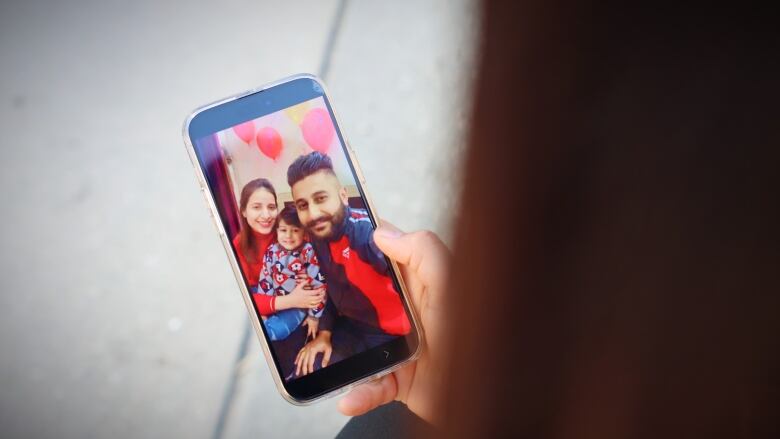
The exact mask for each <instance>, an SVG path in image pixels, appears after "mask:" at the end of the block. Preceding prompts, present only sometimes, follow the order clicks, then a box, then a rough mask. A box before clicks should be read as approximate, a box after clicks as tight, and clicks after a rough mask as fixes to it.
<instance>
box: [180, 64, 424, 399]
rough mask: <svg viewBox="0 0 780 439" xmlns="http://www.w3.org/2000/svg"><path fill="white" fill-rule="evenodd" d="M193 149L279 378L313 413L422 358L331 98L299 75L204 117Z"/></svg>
mask: <svg viewBox="0 0 780 439" xmlns="http://www.w3.org/2000/svg"><path fill="white" fill-rule="evenodd" d="M184 142H185V144H186V147H187V152H188V154H189V157H190V160H191V161H192V164H193V167H194V168H195V174H196V175H197V179H198V183H199V184H200V189H201V192H202V193H203V195H204V197H205V199H206V203H207V205H208V208H209V212H210V213H211V216H212V218H213V219H214V221H215V224H216V227H217V231H218V233H219V236H220V239H221V241H222V243H223V245H224V247H225V250H226V252H227V256H228V261H229V262H230V265H231V267H232V269H233V272H234V274H235V276H236V280H237V281H238V285H239V290H240V292H241V295H242V296H243V299H244V302H245V303H246V306H247V309H248V311H249V315H250V320H251V322H252V325H253V327H254V329H255V331H256V332H257V336H258V337H259V339H260V342H261V344H262V346H263V350H264V352H265V356H266V359H267V360H268V363H269V366H270V368H271V370H272V375H273V377H274V381H275V382H276V385H277V387H278V389H279V391H280V393H281V394H282V396H283V397H284V398H285V399H286V400H288V401H289V402H291V403H293V404H299V405H302V404H309V403H311V402H313V401H316V400H318V399H321V398H326V397H328V396H332V395H335V394H337V393H340V392H343V391H346V390H348V389H349V388H350V387H352V386H354V385H357V384H359V383H362V382H365V381H368V380H371V379H374V378H378V377H380V376H382V375H384V374H387V373H390V372H392V371H393V370H395V369H397V368H399V367H401V366H403V365H404V364H405V363H407V362H409V361H412V360H414V359H415V358H416V357H417V356H418V355H419V352H420V347H421V337H422V333H421V331H420V326H419V325H418V322H417V318H416V315H415V312H414V311H413V309H412V305H411V302H410V301H409V296H408V294H407V292H406V289H405V287H404V283H403V280H402V278H401V277H400V276H399V271H398V267H397V266H396V265H395V263H394V262H393V261H391V260H389V259H388V258H387V257H386V256H385V255H384V254H383V253H382V252H381V251H380V250H379V249H378V247H377V246H376V244H375V242H374V238H373V232H374V229H375V228H376V226H377V224H378V222H379V217H378V216H377V213H376V210H375V209H374V207H373V205H372V204H371V200H370V199H369V197H368V194H367V193H366V188H365V179H364V178H363V174H362V172H361V170H360V167H359V166H358V163H357V160H356V159H355V154H354V152H353V151H352V149H351V148H350V146H349V144H348V143H347V141H346V139H345V137H344V133H343V132H342V130H341V128H340V126H339V124H338V122H337V118H336V114H335V112H334V110H333V106H332V103H331V101H330V99H329V97H328V95H327V93H326V92H325V86H324V84H323V83H322V81H321V80H320V79H318V78H317V77H315V76H313V75H308V74H300V75H295V76H292V77H289V78H286V79H283V80H280V81H277V82H274V83H272V84H268V85H265V86H262V87H259V88H257V89H254V90H250V91H247V92H244V93H240V94H238V95H236V96H232V97H229V98H226V99H223V100H220V101H218V102H215V103H212V104H209V105H206V106H204V107H201V108H199V109H197V110H195V111H194V112H193V113H192V114H190V115H189V117H187V119H186V121H185V123H184Z"/></svg>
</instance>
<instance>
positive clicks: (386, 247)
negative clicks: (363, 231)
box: [374, 222, 450, 289]
mask: <svg viewBox="0 0 780 439" xmlns="http://www.w3.org/2000/svg"><path fill="white" fill-rule="evenodd" d="M374 242H376V245H377V246H378V247H379V249H380V250H382V252H383V253H384V254H386V255H387V257H389V258H390V259H392V260H394V261H396V262H398V263H399V264H402V265H406V266H407V267H408V268H409V269H410V270H411V271H412V272H414V273H416V274H417V276H419V277H420V280H421V281H422V282H423V283H424V284H425V286H428V287H432V288H434V289H443V287H444V283H445V282H446V280H447V275H448V270H449V259H450V252H449V250H448V249H447V247H446V246H445V245H444V243H443V242H442V241H441V239H440V238H439V237H438V236H436V234H435V233H433V232H429V231H427V230H426V231H420V232H412V233H403V232H402V231H400V230H398V229H397V228H396V227H395V226H393V225H392V224H390V223H387V222H383V223H382V225H381V226H379V227H378V228H377V229H376V230H375V231H374Z"/></svg>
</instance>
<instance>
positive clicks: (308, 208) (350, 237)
mask: <svg viewBox="0 0 780 439" xmlns="http://www.w3.org/2000/svg"><path fill="white" fill-rule="evenodd" d="M287 182H288V183H289V185H290V187H291V188H292V196H293V202H294V203H295V207H296V209H297V211H298V218H299V219H300V221H301V223H302V224H303V226H304V227H305V228H306V230H307V231H308V232H309V235H310V237H311V240H312V244H313V245H314V249H315V251H316V253H317V256H318V257H319V262H320V268H321V270H322V273H323V274H324V275H325V278H326V279H328V295H329V297H328V304H327V305H326V308H325V313H324V314H323V316H322V318H321V319H320V325H319V328H320V332H319V334H318V335H317V337H316V338H315V339H314V340H312V341H311V342H309V343H308V344H307V345H306V346H304V347H303V349H301V351H300V352H299V354H298V357H297V358H296V366H297V373H298V374H299V375H305V374H307V373H310V372H312V371H314V369H315V359H316V357H317V355H318V354H319V353H322V354H323V358H322V367H325V366H327V365H328V363H329V362H330V358H331V353H332V352H333V350H334V349H335V357H334V359H337V360H340V359H343V358H346V357H348V356H350V355H353V354H356V353H358V352H361V351H364V350H366V349H370V348H372V347H375V346H379V345H381V344H384V343H386V342H388V341H390V340H392V339H394V338H396V337H398V336H401V335H406V334H408V333H409V331H410V329H411V325H410V323H409V320H408V318H407V316H406V312H405V310H404V306H403V304H402V302H401V297H400V294H399V292H398V291H396V289H395V287H394V285H393V281H392V279H391V278H390V276H389V275H388V264H387V260H386V259H385V256H384V255H383V254H382V252H381V251H379V249H378V248H377V246H376V244H375V243H374V239H373V232H374V228H373V225H372V223H371V220H370V219H369V217H368V213H366V211H365V210H362V209H354V208H351V207H349V204H348V198H347V191H346V189H345V188H344V187H343V186H342V185H341V183H340V182H339V180H338V178H337V176H336V173H335V172H334V171H333V164H332V162H331V160H330V157H328V156H327V155H325V154H322V153H320V152H316V151H315V152H312V153H310V154H307V155H303V156H301V157H298V158H297V159H296V160H295V161H294V162H293V163H292V164H291V165H290V167H289V168H288V170H287Z"/></svg>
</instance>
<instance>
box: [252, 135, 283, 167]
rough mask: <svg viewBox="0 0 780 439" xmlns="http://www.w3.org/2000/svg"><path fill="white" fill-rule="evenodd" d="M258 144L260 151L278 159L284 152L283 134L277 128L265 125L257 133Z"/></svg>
mask: <svg viewBox="0 0 780 439" xmlns="http://www.w3.org/2000/svg"><path fill="white" fill-rule="evenodd" d="M257 146H258V148H260V152H262V153H263V154H265V155H267V156H268V157H270V158H272V159H274V160H276V159H277V158H278V157H279V154H281V153H282V136H280V135H279V133H278V132H277V131H276V130H275V129H273V128H271V127H265V128H263V129H262V130H260V132H258V133H257Z"/></svg>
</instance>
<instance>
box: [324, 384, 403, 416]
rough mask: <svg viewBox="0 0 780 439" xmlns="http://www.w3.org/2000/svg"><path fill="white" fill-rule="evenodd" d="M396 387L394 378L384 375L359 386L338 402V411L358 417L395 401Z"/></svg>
mask: <svg viewBox="0 0 780 439" xmlns="http://www.w3.org/2000/svg"><path fill="white" fill-rule="evenodd" d="M397 393H398V385H397V383H396V381H395V376H393V375H392V374H390V375H385V376H383V377H382V378H380V379H379V380H375V381H371V382H368V383H365V384H361V385H359V386H357V387H355V388H354V389H352V391H351V392H349V393H348V394H347V395H346V396H344V397H343V398H341V400H340V401H339V402H338V407H339V411H340V412H341V413H342V414H344V415H346V416H358V415H362V414H363V413H366V412H368V411H370V410H373V409H374V408H376V407H379V406H380V405H382V404H387V403H388V402H390V401H392V400H394V399H395V396H396V394H397Z"/></svg>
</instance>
